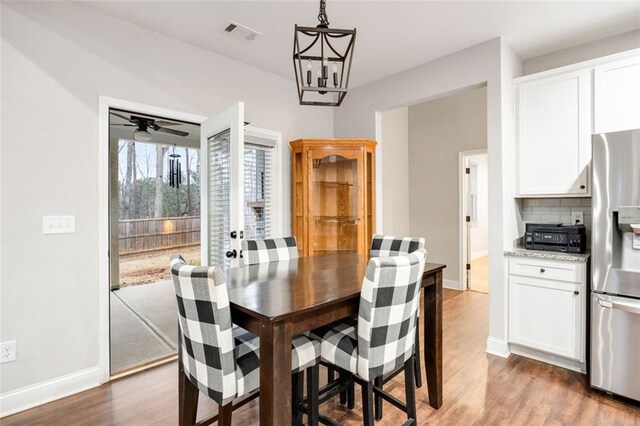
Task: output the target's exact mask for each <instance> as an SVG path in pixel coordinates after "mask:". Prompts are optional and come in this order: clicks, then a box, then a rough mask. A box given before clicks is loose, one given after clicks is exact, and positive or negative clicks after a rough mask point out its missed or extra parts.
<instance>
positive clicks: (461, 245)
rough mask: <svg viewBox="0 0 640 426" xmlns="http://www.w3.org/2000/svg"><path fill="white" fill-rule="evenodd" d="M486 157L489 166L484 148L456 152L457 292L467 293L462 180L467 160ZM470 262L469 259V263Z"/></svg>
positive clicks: (463, 184)
mask: <svg viewBox="0 0 640 426" xmlns="http://www.w3.org/2000/svg"><path fill="white" fill-rule="evenodd" d="M483 154H485V155H487V164H489V155H488V152H487V149H486V148H483V149H473V150H470V151H460V152H458V235H459V241H458V267H459V268H460V270H459V272H458V276H459V277H460V280H459V282H458V290H462V291H467V290H468V287H467V275H468V274H467V267H466V265H467V242H468V241H469V240H468V235H467V222H466V220H465V216H466V215H465V212H466V211H467V197H466V193H467V179H464V176H465V171H464V169H465V168H466V164H467V159H468V158H469V157H473V156H476V155H483ZM470 261H471V260H470V259H469V262H470Z"/></svg>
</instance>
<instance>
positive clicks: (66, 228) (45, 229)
mask: <svg viewBox="0 0 640 426" xmlns="http://www.w3.org/2000/svg"><path fill="white" fill-rule="evenodd" d="M74 232H76V217H75V216H43V217H42V233H43V234H73V233H74Z"/></svg>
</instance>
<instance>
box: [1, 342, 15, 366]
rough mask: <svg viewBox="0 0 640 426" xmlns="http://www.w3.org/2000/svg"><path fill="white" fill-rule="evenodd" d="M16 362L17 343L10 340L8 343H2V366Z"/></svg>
mask: <svg viewBox="0 0 640 426" xmlns="http://www.w3.org/2000/svg"><path fill="white" fill-rule="evenodd" d="M15 360H16V341H15V340H10V341H8V342H2V343H0V364H1V363H3V362H9V361H15Z"/></svg>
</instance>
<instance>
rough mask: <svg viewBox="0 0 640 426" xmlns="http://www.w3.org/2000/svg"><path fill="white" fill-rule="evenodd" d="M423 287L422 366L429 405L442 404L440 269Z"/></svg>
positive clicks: (436, 406) (435, 406) (439, 405)
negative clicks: (432, 281)
mask: <svg viewBox="0 0 640 426" xmlns="http://www.w3.org/2000/svg"><path fill="white" fill-rule="evenodd" d="M435 279H436V283H435V285H429V286H426V287H425V288H424V367H425V373H426V376H427V389H429V405H431V406H432V407H433V408H436V409H437V408H440V407H441V406H442V271H438V272H436V275H435Z"/></svg>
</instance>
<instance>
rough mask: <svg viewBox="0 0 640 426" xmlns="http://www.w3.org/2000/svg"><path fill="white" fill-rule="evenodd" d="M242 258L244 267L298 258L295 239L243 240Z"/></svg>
mask: <svg viewBox="0 0 640 426" xmlns="http://www.w3.org/2000/svg"><path fill="white" fill-rule="evenodd" d="M242 256H243V258H244V264H245V265H255V264H256V263H267V262H276V261H281V260H290V259H297V258H298V246H297V244H296V238H295V237H284V238H272V239H267V240H243V241H242Z"/></svg>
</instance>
